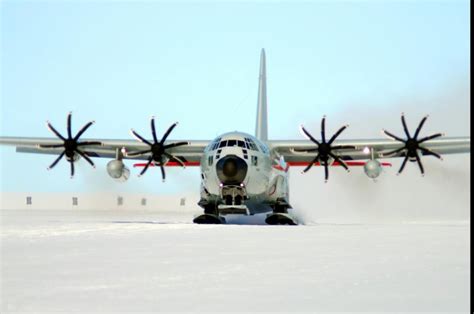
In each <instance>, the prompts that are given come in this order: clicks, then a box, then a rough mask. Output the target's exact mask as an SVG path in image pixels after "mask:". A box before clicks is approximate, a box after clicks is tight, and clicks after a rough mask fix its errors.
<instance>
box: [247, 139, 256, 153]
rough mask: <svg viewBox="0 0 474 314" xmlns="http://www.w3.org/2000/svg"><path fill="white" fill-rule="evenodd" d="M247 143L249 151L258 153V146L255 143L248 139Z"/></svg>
mask: <svg viewBox="0 0 474 314" xmlns="http://www.w3.org/2000/svg"><path fill="white" fill-rule="evenodd" d="M245 142H246V144H247V146H248V148H249V149H251V150H255V151H258V148H257V145H255V142H254V141H253V140H252V139H251V138H248V137H246V138H245Z"/></svg>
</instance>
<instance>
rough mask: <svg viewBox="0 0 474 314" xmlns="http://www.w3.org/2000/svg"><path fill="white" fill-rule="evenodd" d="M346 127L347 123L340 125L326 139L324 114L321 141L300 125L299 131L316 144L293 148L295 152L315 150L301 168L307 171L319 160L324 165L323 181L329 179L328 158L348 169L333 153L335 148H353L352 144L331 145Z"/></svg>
mask: <svg viewBox="0 0 474 314" xmlns="http://www.w3.org/2000/svg"><path fill="white" fill-rule="evenodd" d="M347 127H348V125H344V126H343V127H341V128H340V129H339V130H338V131H337V132H336V133H335V134H334V135H333V136H332V137H331V138H330V139H329V141H327V140H326V116H324V117H323V119H322V120H321V141H318V140H316V139H315V138H314V137H313V136H312V135H311V134H310V133H309V132H308V131H307V130H306V129H305V128H304V127H303V126H301V131H303V133H304V134H305V135H306V136H307V137H308V138H309V140H310V141H311V142H313V143H314V144H316V145H317V147H316V148H311V149H295V150H294V151H296V152H306V153H309V152H316V153H317V154H316V156H315V157H314V159H313V160H312V161H311V162H310V164H309V165H308V166H307V167H306V168H305V169H304V170H303V173H304V172H307V171H308V170H309V169H311V167H313V165H314V163H315V162H317V161H319V162H320V163H321V164H322V165H323V166H324V180H325V182H327V181H328V179H329V160H330V159H333V160H334V161H337V162H338V163H339V164H341V166H342V167H344V169H346V170H347V171H349V167H347V165H346V163H345V162H344V161H343V160H342V159H341V158H340V157H339V156H338V155H336V154H334V153H333V150H335V149H355V147H354V146H349V145H332V143H333V142H334V141H335V140H336V139H337V137H338V136H339V135H341V133H342V132H343V131H344V130H345V129H346V128H347Z"/></svg>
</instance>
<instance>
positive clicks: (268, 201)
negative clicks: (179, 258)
mask: <svg viewBox="0 0 474 314" xmlns="http://www.w3.org/2000/svg"><path fill="white" fill-rule="evenodd" d="M71 118H72V114H71V113H69V114H68V116H67V136H64V135H63V134H61V133H60V132H59V131H57V130H56V129H55V128H54V127H53V126H52V124H51V123H50V122H47V123H46V125H47V127H48V129H49V130H50V131H51V132H52V133H53V134H54V135H55V136H56V138H51V137H50V138H40V137H7V136H2V137H0V144H2V145H12V146H15V147H16V151H17V152H20V153H35V154H53V155H57V154H59V156H58V157H57V158H56V159H55V160H54V162H53V163H52V164H51V165H50V166H49V167H48V170H49V169H52V168H54V167H55V166H56V165H57V164H58V162H59V161H60V160H61V159H62V158H64V157H65V158H66V161H67V162H69V164H70V173H71V178H72V177H73V176H74V172H75V168H74V163H75V162H77V161H78V160H79V159H80V158H81V157H82V158H83V159H84V160H85V161H86V162H88V163H89V164H90V165H91V166H93V167H94V168H95V165H94V162H93V161H92V158H110V159H112V160H111V161H109V162H108V164H107V172H108V174H109V176H110V177H111V178H113V179H115V180H118V181H122V182H123V181H126V180H127V179H128V178H129V176H130V170H129V169H128V168H127V166H126V165H125V164H124V160H128V159H131V160H140V161H142V162H140V163H136V164H134V167H140V168H142V169H141V171H140V174H139V176H142V175H144V174H145V173H146V172H147V170H148V169H149V168H150V167H159V168H160V170H161V177H162V179H163V181H164V180H165V178H166V172H165V167H174V166H181V167H187V166H196V167H200V174H201V187H200V200H199V202H198V205H199V206H200V207H202V209H203V213H202V214H201V215H198V216H197V217H195V218H194V220H193V222H194V223H198V224H221V223H225V222H226V220H225V216H226V215H229V214H239V215H254V214H266V219H265V222H266V223H267V224H269V225H297V224H298V221H297V220H296V218H295V217H293V216H292V215H291V214H289V212H288V209H290V208H291V205H290V200H289V185H288V169H289V167H292V166H304V167H305V168H304V170H303V173H305V172H307V171H309V170H310V169H311V168H312V167H313V166H322V167H324V180H325V182H327V181H328V179H329V168H330V167H332V166H340V167H342V168H344V169H345V170H346V171H349V170H350V167H353V166H362V167H364V172H365V174H366V175H367V176H368V177H369V178H371V179H376V178H377V177H378V176H379V175H380V173H381V172H382V168H383V167H386V166H391V163H388V162H382V161H379V159H381V158H382V159H388V158H403V161H402V164H401V166H400V168H399V170H398V174H400V173H402V171H403V170H404V169H405V166H406V164H407V162H408V161H410V162H414V163H417V164H418V167H419V170H420V172H421V174H422V175H424V173H425V169H424V167H423V164H422V162H421V156H434V157H436V158H438V159H442V156H441V155H442V154H458V153H470V137H443V134H441V133H436V134H433V135H429V136H421V135H420V134H421V129H422V127H423V125H424V124H425V122H426V120H427V118H428V116H425V117H424V118H423V119H422V120H421V121H420V123H419V124H418V127H417V128H416V130H415V132H414V133H413V134H412V133H410V132H409V130H408V126H407V123H406V120H405V116H404V115H403V114H402V116H401V122H402V126H403V130H404V133H405V137H403V136H398V135H395V134H393V133H391V132H390V131H387V130H383V133H384V134H385V135H386V136H387V137H388V139H368V140H338V139H337V138H338V137H339V135H341V133H342V132H343V131H344V130H345V129H346V128H347V127H348V126H347V125H344V126H342V127H341V128H339V129H338V131H337V132H336V133H335V134H333V135H331V136H329V135H328V134H326V117H325V116H324V117H323V118H322V120H321V137H320V138H319V139H316V138H315V137H314V136H313V135H312V134H311V133H310V132H309V131H308V130H307V129H306V128H305V127H304V126H301V127H300V130H301V132H302V134H303V135H304V136H305V137H306V138H307V140H270V139H268V121H267V84H266V59H265V50H264V49H262V51H261V55H260V73H259V87H258V101H257V119H256V128H255V135H251V134H247V133H244V132H228V133H224V134H222V135H219V136H218V137H216V138H215V139H213V140H205V141H201V140H184V141H176V140H174V141H172V140H168V137H169V135H170V134H171V132H172V131H173V129H174V128H175V127H176V126H177V124H178V123H174V124H172V125H171V126H170V127H169V128H168V129H167V131H166V132H165V134H164V135H163V136H162V137H161V138H158V136H157V134H156V128H155V118H154V117H152V118H151V120H150V128H151V139H150V138H149V137H145V136H142V135H140V134H138V133H137V132H136V131H135V130H133V129H131V131H130V132H131V134H132V136H133V137H135V139H136V140H137V141H135V140H119V139H85V140H80V138H81V136H82V135H83V133H84V132H85V131H86V130H87V129H88V128H89V127H91V126H92V125H93V124H94V121H91V122H88V123H87V124H86V125H84V126H83V127H82V128H81V129H80V130H79V132H78V133H76V134H75V135H73V133H72V127H71ZM441 137H443V138H441ZM143 161H144V162H143Z"/></svg>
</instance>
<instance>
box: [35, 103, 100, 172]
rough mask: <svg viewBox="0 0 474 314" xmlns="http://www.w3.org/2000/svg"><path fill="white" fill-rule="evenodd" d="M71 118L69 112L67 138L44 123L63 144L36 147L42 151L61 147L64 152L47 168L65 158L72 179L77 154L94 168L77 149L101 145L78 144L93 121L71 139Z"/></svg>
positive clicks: (87, 157)
mask: <svg viewBox="0 0 474 314" xmlns="http://www.w3.org/2000/svg"><path fill="white" fill-rule="evenodd" d="M71 117H72V113H71V112H69V114H68V116H67V137H64V136H63V135H62V134H61V133H59V132H58V131H57V130H56V129H55V128H54V127H53V126H52V125H51V123H50V122H49V121H47V122H46V125H47V127H48V129H49V130H50V131H51V132H52V133H53V134H54V135H56V136H57V137H58V138H60V139H61V140H62V141H63V143H62V144H52V145H48V144H45V145H42V144H40V145H38V147H39V148H44V149H48V148H61V147H63V148H64V150H63V151H62V152H61V154H59V156H58V158H56V160H54V162H53V163H52V164H51V165H50V166H49V167H48V170H50V169H52V168H54V167H55V166H56V165H57V164H58V162H59V161H60V160H61V159H62V158H63V157H64V156H66V159H67V161H68V162H69V163H70V164H71V178H72V177H74V162H75V159H74V157H75V155H76V154H78V155H80V156H81V157H83V158H84V159H85V160H86V161H87V162H88V163H89V164H90V165H91V166H92V167H94V168H95V165H94V162H92V160H91V159H90V158H89V156H88V155H87V153H86V152H84V151H82V150H80V149H79V148H80V147H81V146H91V145H102V143H101V142H93V141H92V142H91V141H85V142H79V138H80V137H81V135H82V134H83V133H84V132H85V131H86V130H87V129H88V128H89V127H90V126H91V125H93V124H94V123H95V122H94V121H91V122H88V123H87V124H86V125H84V126H83V127H82V128H81V129H80V130H79V132H77V134H76V136H74V137H72V131H71Z"/></svg>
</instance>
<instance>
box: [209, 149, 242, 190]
mask: <svg viewBox="0 0 474 314" xmlns="http://www.w3.org/2000/svg"><path fill="white" fill-rule="evenodd" d="M216 170H217V177H218V178H219V180H220V181H221V182H222V183H223V184H224V185H239V184H240V183H242V182H243V181H244V180H245V176H246V175H247V163H246V162H245V160H243V159H242V158H240V157H238V156H236V155H228V156H225V157H223V158H221V159H220V160H219V161H218V162H217V164H216Z"/></svg>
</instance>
